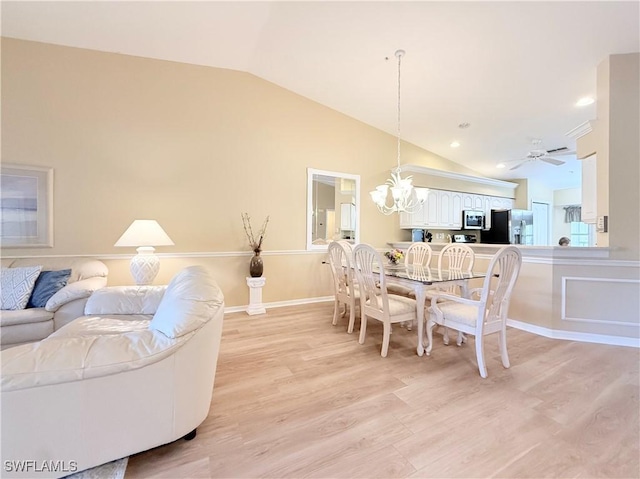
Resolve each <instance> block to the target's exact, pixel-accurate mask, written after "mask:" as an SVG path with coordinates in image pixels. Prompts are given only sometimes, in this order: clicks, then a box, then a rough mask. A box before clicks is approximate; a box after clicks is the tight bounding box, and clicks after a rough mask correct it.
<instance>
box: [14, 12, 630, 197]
mask: <svg viewBox="0 0 640 479" xmlns="http://www.w3.org/2000/svg"><path fill="white" fill-rule="evenodd" d="M1 21H2V35H3V36H8V37H13V38H20V39H27V40H34V41H41V42H47V43H54V44H60V45H68V46H75V47H81V48H89V49H95V50H101V51H108V52H118V53H123V54H129V55H138V56H143V57H150V58H157V59H165V60H172V61H178V62H186V63H193V64H198V65H208V66H214V67H220V68H230V69H236V70H242V71H247V72H250V73H252V74H255V75H257V76H259V77H261V78H264V79H266V80H268V81H271V82H274V83H276V84H278V85H280V86H282V87H284V88H287V89H289V90H291V91H294V92H296V93H298V94H300V95H303V96H305V97H308V98H310V99H313V100H315V101H317V102H319V103H322V104H324V105H326V106H329V107H331V108H333V109H335V110H338V111H341V112H343V113H345V114H347V115H350V116H352V117H354V118H357V119H358V120H361V121H363V122H365V123H367V124H370V125H372V126H374V127H377V128H380V129H382V130H384V131H387V132H389V133H391V134H394V135H395V133H396V122H397V111H396V109H397V106H396V101H397V60H396V58H395V56H394V52H395V51H396V50H398V49H403V50H405V51H406V55H405V56H404V57H403V59H402V70H401V71H402V113H401V127H402V138H403V139H404V140H406V141H409V142H411V143H414V144H415V145H418V146H420V147H422V148H425V149H427V150H430V151H433V152H434V153H436V154H438V155H441V156H443V157H445V158H448V159H450V160H452V161H455V162H458V163H461V164H463V165H465V166H467V167H469V168H472V169H474V170H475V171H477V172H478V173H480V174H482V175H485V176H488V177H492V178H501V179H513V178H524V177H526V178H531V179H535V180H540V181H542V182H543V183H544V184H545V185H547V186H548V187H549V188H552V189H557V188H567V187H574V186H579V184H580V163H579V160H577V159H576V158H575V155H567V156H562V157H558V158H559V159H562V160H563V161H565V162H566V163H565V164H563V165H561V166H554V165H551V164H548V163H545V162H541V161H533V162H528V163H526V164H524V165H523V166H522V167H520V168H518V169H516V170H509V169H508V168H506V169H497V168H496V164H498V163H500V162H503V161H508V160H516V159H518V158H523V157H525V156H526V155H527V154H528V152H530V151H531V150H533V149H555V148H559V147H565V146H566V147H568V148H569V149H574V148H575V141H574V140H572V139H571V138H569V137H567V136H566V133H567V132H568V131H570V130H571V129H573V128H574V127H576V126H578V125H580V124H581V123H583V122H585V121H587V120H590V119H594V118H595V117H596V104H592V105H588V106H584V107H578V106H576V105H575V103H576V101H577V100H578V99H580V98H582V97H586V96H591V97H594V98H595V95H596V67H597V65H598V64H599V63H600V62H601V61H602V60H604V59H605V58H606V57H607V56H608V55H610V54H618V53H630V52H637V51H640V28H639V24H640V9H639V2H637V1H628V2H611V1H601V2H598V1H585V2H580V1H570V2H555V1H552V2H537V1H536V2H533V1H531V2H527V1H519V2H482V1H473V2H456V1H446V2H430V1H424V2H418V1H413V2H394V1H388V2H361V1H355V2H343V1H334V2H320V1H318V2H294V1H287V2H269V1H259V2H220V1H216V2H209V1H194V2H183V1H180V2H178V1H176V2H158V1H137V2H129V1H113V2H98V1H84V2H56V1H45V2H30V1H29V2H26V1H24V2H8V1H3V2H2V20H1ZM596 100H597V99H596ZM463 123H468V124H469V127H468V128H460V127H459V125H460V124H463ZM535 139H540V140H542V141H541V143H540V144H539V145H533V144H532V142H533V141H534V140H535ZM453 141H457V142H459V143H460V146H459V147H458V148H452V147H451V146H450V144H451V143H452V142H453ZM394 163H395V158H389V167H390V168H391V167H392V166H393V165H394Z"/></svg>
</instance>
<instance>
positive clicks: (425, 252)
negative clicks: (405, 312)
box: [387, 241, 433, 329]
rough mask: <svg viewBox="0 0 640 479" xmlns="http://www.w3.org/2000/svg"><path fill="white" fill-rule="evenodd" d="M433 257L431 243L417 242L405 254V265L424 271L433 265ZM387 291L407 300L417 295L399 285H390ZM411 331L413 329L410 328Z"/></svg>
mask: <svg viewBox="0 0 640 479" xmlns="http://www.w3.org/2000/svg"><path fill="white" fill-rule="evenodd" d="M432 256H433V250H432V249H431V246H429V243H423V242H421V241H416V242H414V243H411V244H410V245H409V247H408V248H407V251H406V253H405V254H404V265H405V266H421V267H422V268H424V269H428V268H429V264H430V263H431V257H432ZM387 291H388V292H389V293H390V294H396V295H399V296H406V297H407V298H412V299H415V298H416V293H415V292H414V291H413V289H411V288H407V287H406V286H402V285H399V284H390V285H388V286H387ZM409 329H411V327H410V326H409Z"/></svg>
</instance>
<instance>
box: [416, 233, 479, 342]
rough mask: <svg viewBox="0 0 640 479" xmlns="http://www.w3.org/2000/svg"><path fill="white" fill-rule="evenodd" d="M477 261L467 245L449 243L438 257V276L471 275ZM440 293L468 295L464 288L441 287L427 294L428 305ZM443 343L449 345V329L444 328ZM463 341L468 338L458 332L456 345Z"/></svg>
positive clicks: (454, 286) (454, 285)
mask: <svg viewBox="0 0 640 479" xmlns="http://www.w3.org/2000/svg"><path fill="white" fill-rule="evenodd" d="M475 259H476V254H475V252H474V251H473V250H472V249H471V248H470V247H469V246H467V245H466V244H462V243H448V244H446V245H445V246H444V247H443V248H442V249H441V250H440V255H439V256H438V275H439V276H440V277H443V275H455V274H457V273H471V272H472V271H473V265H474V264H475ZM445 261H446V262H445ZM445 271H446V272H445ZM439 293H446V294H454V295H457V296H465V295H466V294H467V292H466V291H465V290H464V288H463V286H459V285H456V284H449V285H448V286H439V287H437V288H434V289H433V291H428V292H427V304H429V303H430V302H431V299H432V298H433V296H434V295H435V294H439ZM443 341H444V344H449V329H448V328H444V334H443ZM463 341H466V337H465V336H464V334H463V333H461V332H458V337H457V340H456V344H457V345H458V346H460V345H461V344H462V342H463Z"/></svg>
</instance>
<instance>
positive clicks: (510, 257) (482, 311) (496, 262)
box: [426, 246, 522, 378]
mask: <svg viewBox="0 0 640 479" xmlns="http://www.w3.org/2000/svg"><path fill="white" fill-rule="evenodd" d="M521 265H522V255H521V253H520V250H519V249H518V248H517V247H515V246H504V247H502V248H501V249H500V250H499V251H498V252H497V253H496V255H495V256H494V257H493V258H492V259H491V263H489V268H488V270H487V275H486V276H485V279H484V284H483V286H482V288H477V289H474V290H471V291H470V294H471V295H472V296H475V295H477V297H478V299H470V298H463V297H460V296H456V295H451V294H444V293H443V294H439V295H436V296H434V297H433V299H432V300H431V307H430V308H429V320H428V321H427V338H428V345H427V350H426V352H427V355H430V354H431V350H432V348H433V328H434V327H435V326H436V325H441V326H444V327H447V328H452V329H456V330H458V331H461V332H464V333H467V334H471V335H474V336H475V344H476V358H477V361H478V369H479V370H480V376H482V377H483V378H486V377H487V367H486V365H485V359H484V337H485V336H487V335H489V334H494V333H497V334H498V343H499V346H500V356H501V358H502V365H503V366H504V367H505V368H508V367H509V355H508V353H507V333H506V331H507V327H506V326H507V312H508V311H509V300H510V298H511V293H512V291H513V287H514V285H515V283H516V280H517V279H518V274H519V273H520V266H521Z"/></svg>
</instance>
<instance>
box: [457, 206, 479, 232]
mask: <svg viewBox="0 0 640 479" xmlns="http://www.w3.org/2000/svg"><path fill="white" fill-rule="evenodd" d="M483 228H484V211H477V210H464V211H463V212H462V229H463V230H481V229H483Z"/></svg>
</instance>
